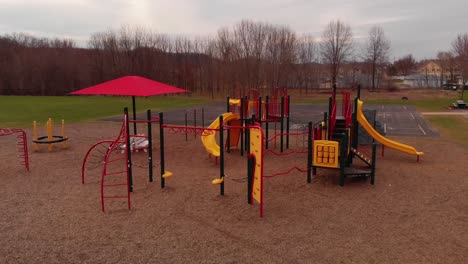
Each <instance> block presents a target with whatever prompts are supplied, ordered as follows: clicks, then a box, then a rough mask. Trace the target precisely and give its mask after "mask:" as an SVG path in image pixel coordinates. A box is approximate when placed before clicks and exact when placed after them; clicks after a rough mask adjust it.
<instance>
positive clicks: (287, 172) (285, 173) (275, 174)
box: [263, 166, 307, 178]
mask: <svg viewBox="0 0 468 264" xmlns="http://www.w3.org/2000/svg"><path fill="white" fill-rule="evenodd" d="M294 170H296V171H299V172H307V170H304V169H301V168H299V167H296V166H294V167H292V168H290V169H289V170H287V171H283V172H277V173H274V174H271V175H263V178H273V177H276V176H283V175H288V174H289V173H291V172H292V171H294Z"/></svg>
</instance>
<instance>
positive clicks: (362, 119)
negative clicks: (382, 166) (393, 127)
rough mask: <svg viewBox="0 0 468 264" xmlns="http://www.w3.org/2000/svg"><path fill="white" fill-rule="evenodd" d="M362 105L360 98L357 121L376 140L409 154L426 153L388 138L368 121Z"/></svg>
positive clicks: (418, 154) (419, 154)
mask: <svg viewBox="0 0 468 264" xmlns="http://www.w3.org/2000/svg"><path fill="white" fill-rule="evenodd" d="M362 105H363V102H362V101H361V100H358V105H357V121H358V122H359V124H361V126H362V127H363V128H364V129H365V130H366V131H367V133H368V134H369V135H370V136H371V137H372V138H373V139H375V140H377V141H378V142H379V143H380V144H382V145H385V146H387V147H389V148H392V149H396V150H398V151H401V152H405V153H408V154H412V155H417V156H421V155H423V154H424V152H420V151H417V150H416V149H415V148H414V147H412V146H409V145H405V144H402V143H399V142H396V141H393V140H391V139H388V138H386V137H384V136H382V135H381V134H379V132H377V131H376V130H375V129H374V128H373V127H372V126H371V124H369V122H368V121H367V119H366V117H365V116H364V113H363V112H362Z"/></svg>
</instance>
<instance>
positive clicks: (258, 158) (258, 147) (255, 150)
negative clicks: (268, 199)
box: [250, 129, 263, 204]
mask: <svg viewBox="0 0 468 264" xmlns="http://www.w3.org/2000/svg"><path fill="white" fill-rule="evenodd" d="M250 153H251V154H252V155H254V156H255V167H256V169H255V173H254V179H253V189H252V192H253V193H252V197H253V198H254V199H255V200H256V201H257V202H258V203H259V204H261V203H262V180H263V179H262V168H263V166H262V161H263V153H262V131H261V129H251V130H250Z"/></svg>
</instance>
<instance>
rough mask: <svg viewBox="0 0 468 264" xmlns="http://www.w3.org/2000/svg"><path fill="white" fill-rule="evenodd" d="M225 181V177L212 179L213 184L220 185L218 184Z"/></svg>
mask: <svg viewBox="0 0 468 264" xmlns="http://www.w3.org/2000/svg"><path fill="white" fill-rule="evenodd" d="M223 182H224V177H222V178H218V179H214V180H212V181H211V184H213V185H218V184H221V183H223Z"/></svg>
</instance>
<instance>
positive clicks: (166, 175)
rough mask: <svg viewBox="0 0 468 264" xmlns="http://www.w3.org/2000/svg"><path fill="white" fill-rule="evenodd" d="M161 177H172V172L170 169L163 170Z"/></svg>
mask: <svg viewBox="0 0 468 264" xmlns="http://www.w3.org/2000/svg"><path fill="white" fill-rule="evenodd" d="M162 177H163V178H164V179H167V178H170V177H172V172H170V171H165V172H164V174H163V176H162Z"/></svg>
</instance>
